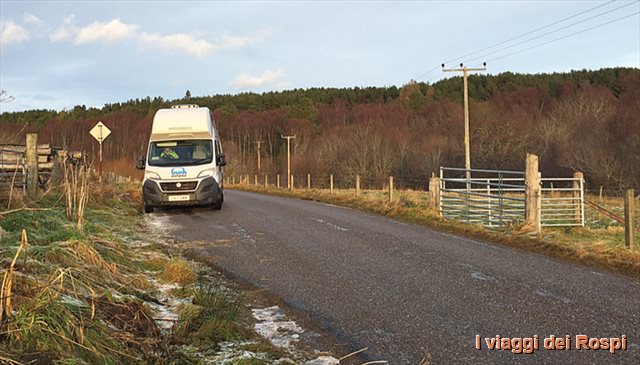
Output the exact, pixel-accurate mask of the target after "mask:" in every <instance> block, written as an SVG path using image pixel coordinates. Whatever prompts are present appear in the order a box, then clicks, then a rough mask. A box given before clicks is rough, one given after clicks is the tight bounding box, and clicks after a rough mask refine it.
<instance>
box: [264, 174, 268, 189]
mask: <svg viewBox="0 0 640 365" xmlns="http://www.w3.org/2000/svg"><path fill="white" fill-rule="evenodd" d="M264 187H265V188H269V175H267V174H264Z"/></svg>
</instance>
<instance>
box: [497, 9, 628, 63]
mask: <svg viewBox="0 0 640 365" xmlns="http://www.w3.org/2000/svg"><path fill="white" fill-rule="evenodd" d="M639 14H640V11H639V12H635V13H633V14H629V15H626V16H623V17H620V18H617V19H613V20H610V21H608V22H605V23H601V24H598V25H596V26H593V27H590V28H587V29H583V30H581V31H578V32H574V33H571V34H567V35H565V36H562V37H559V38H555V39H552V40H550V41H547V42H544V43H540V44H536V45H535V46H531V47H528V48H525V49H521V50H519V51H516V52H512V53H509V54H506V55H503V56H499V57H496V58H492V59H490V60H488V61H487V62H493V61H497V60H500V59H503V58H506V57H510V56H513V55H516V54H519V53H522V52H526V51H529V50H531V49H534V48H538V47H542V46H544V45H547V44H549V43H553V42H556V41H559V40H562V39H565V38H569V37H572V36H574V35H578V34H580V33H584V32H588V31H590V30H593V29H596V28H601V27H604V26H605V25H609V24H611V23H615V22H619V21H621V20H624V19H627V18H630V17H632V16H634V15H639Z"/></svg>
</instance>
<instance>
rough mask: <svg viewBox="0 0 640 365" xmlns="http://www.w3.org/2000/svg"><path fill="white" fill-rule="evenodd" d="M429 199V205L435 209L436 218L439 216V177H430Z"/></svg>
mask: <svg viewBox="0 0 640 365" xmlns="http://www.w3.org/2000/svg"><path fill="white" fill-rule="evenodd" d="M429 198H430V200H431V205H433V206H434V207H435V208H436V211H437V212H438V216H440V177H439V176H431V178H429Z"/></svg>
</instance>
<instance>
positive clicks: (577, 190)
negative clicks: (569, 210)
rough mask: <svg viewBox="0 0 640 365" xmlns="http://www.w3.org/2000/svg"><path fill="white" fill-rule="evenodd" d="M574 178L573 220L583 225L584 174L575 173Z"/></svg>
mask: <svg viewBox="0 0 640 365" xmlns="http://www.w3.org/2000/svg"><path fill="white" fill-rule="evenodd" d="M573 178H574V180H573V207H574V213H573V219H575V221H576V222H580V223H582V222H583V218H582V204H583V202H582V181H584V174H583V173H582V172H574V173H573Z"/></svg>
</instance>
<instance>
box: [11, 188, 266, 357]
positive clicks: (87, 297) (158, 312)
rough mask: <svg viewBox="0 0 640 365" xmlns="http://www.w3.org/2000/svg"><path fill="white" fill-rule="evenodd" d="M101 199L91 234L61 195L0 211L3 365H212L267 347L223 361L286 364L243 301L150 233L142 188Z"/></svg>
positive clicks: (103, 191) (96, 195) (92, 204)
mask: <svg viewBox="0 0 640 365" xmlns="http://www.w3.org/2000/svg"><path fill="white" fill-rule="evenodd" d="M92 192H93V193H92V196H91V199H90V201H89V204H88V205H87V208H86V212H85V217H84V218H85V219H84V225H83V227H82V229H81V230H78V228H77V225H76V224H75V223H74V222H71V221H69V220H68V219H67V217H66V215H65V202H64V198H63V197H62V192H60V191H51V192H49V193H48V194H47V195H45V196H44V197H43V198H42V199H40V201H39V202H38V203H36V204H32V205H30V207H29V209H23V210H17V211H12V212H9V211H0V227H1V230H0V268H1V270H2V272H1V273H0V277H2V278H3V282H2V291H1V295H0V297H1V299H2V300H1V301H0V306H1V307H2V317H1V323H0V363H7V364H204V363H207V361H208V359H209V360H210V359H211V358H214V359H215V358H216V356H217V355H216V351H218V350H219V349H220V346H222V345H223V344H224V343H225V342H229V341H236V342H239V343H243V342H246V343H247V344H248V345H246V346H253V347H256V346H257V347H258V348H259V349H260V350H261V352H260V353H259V354H258V355H259V356H258V355H256V357H255V358H250V357H249V358H240V359H234V358H230V359H229V361H228V362H223V363H237V364H265V363H272V362H274V361H275V359H277V358H278V356H279V350H278V349H275V348H273V347H271V346H269V343H268V342H267V341H266V340H264V339H261V338H259V336H258V335H257V334H256V333H255V332H254V331H253V328H252V324H253V323H252V318H251V315H250V313H251V312H250V308H249V307H248V306H247V305H246V303H245V301H244V298H243V297H242V295H240V294H237V293H234V292H233V291H232V290H228V289H227V288H226V287H225V286H224V285H223V284H222V283H221V282H219V281H216V279H215V277H212V276H211V274H210V273H209V272H205V271H202V270H201V269H202V268H201V267H199V266H197V265H196V264H194V263H192V262H191V261H186V260H185V259H183V258H181V256H180V255H179V253H175V252H172V251H171V249H169V248H167V247H168V246H167V245H165V244H163V243H162V240H163V239H164V237H159V236H155V237H154V235H153V232H150V231H149V229H148V225H147V224H146V223H145V222H144V217H143V216H142V215H141V213H140V209H139V205H140V203H139V198H140V197H139V185H137V184H129V185H126V184H123V185H118V186H116V187H102V188H96V187H94V188H93V189H92ZM214 362H215V361H214ZM209 363H211V361H209Z"/></svg>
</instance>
